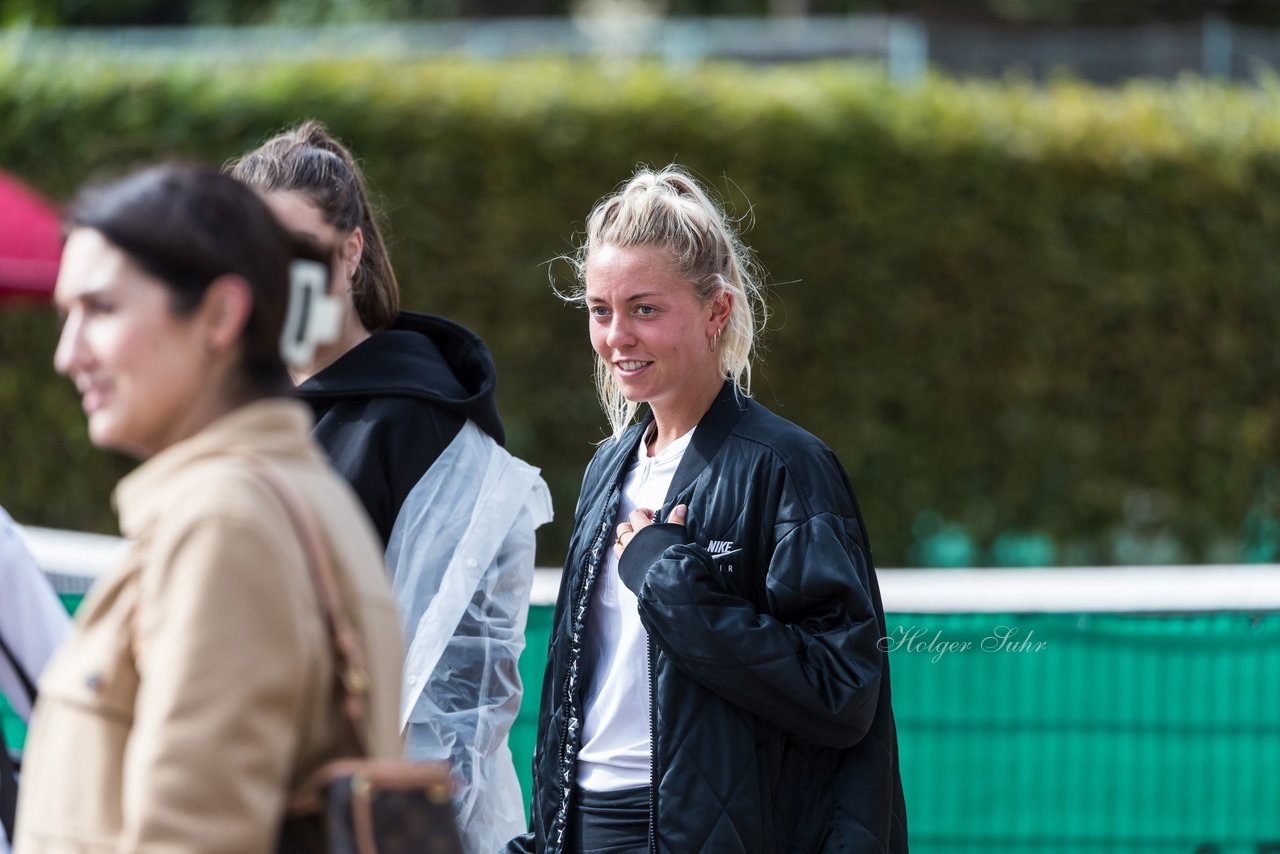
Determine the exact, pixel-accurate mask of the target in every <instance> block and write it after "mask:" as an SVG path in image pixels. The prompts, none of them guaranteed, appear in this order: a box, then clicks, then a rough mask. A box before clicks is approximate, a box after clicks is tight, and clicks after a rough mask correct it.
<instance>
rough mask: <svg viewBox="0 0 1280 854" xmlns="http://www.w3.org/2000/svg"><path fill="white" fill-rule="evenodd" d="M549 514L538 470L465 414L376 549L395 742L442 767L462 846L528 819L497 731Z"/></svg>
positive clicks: (506, 835) (490, 841) (475, 846)
mask: <svg viewBox="0 0 1280 854" xmlns="http://www.w3.org/2000/svg"><path fill="white" fill-rule="evenodd" d="M551 516H552V513H551V495H550V493H549V492H548V490H547V485H546V484H545V483H544V482H543V480H542V478H541V477H540V476H539V474H538V469H536V468H534V467H533V466H530V465H528V464H527V463H525V462H523V461H521V460H519V459H517V458H515V457H513V456H512V455H511V454H509V453H507V451H506V450H504V449H503V448H502V447H501V446H500V445H498V443H497V442H495V441H494V440H493V439H492V438H491V437H490V436H488V435H487V434H485V433H484V432H483V431H482V430H481V429H480V428H479V427H477V426H476V425H475V424H474V423H472V422H470V421H468V422H467V423H466V425H465V426H464V427H463V428H462V430H461V431H460V432H459V433H458V435H457V436H456V437H455V438H454V440H453V441H452V442H451V443H450V444H449V446H448V447H447V448H446V449H445V451H444V453H443V454H441V456H440V457H439V459H437V460H436V461H435V462H434V463H433V464H432V465H431V467H430V468H429V469H428V470H427V472H426V474H425V475H423V477H422V480H420V481H419V482H418V483H417V485H416V486H414V488H413V489H412V490H411V491H410V493H409V495H408V497H407V498H406V499H405V501H404V504H403V505H402V506H401V509H400V513H399V515H398V516H397V518H396V522H395V527H394V528H393V529H392V532H391V538H390V540H389V542H388V545H387V566H388V567H389V568H390V570H391V573H392V586H393V588H394V591H395V595H396V602H397V604H398V605H399V606H400V613H401V621H402V623H403V626H404V631H405V647H406V650H407V654H406V656H405V663H404V674H403V676H404V691H403V696H402V698H401V703H400V724H401V727H402V728H403V730H404V735H405V748H406V751H407V754H408V756H409V757H410V758H412V759H419V760H422V759H448V760H449V761H451V762H452V763H453V777H454V783H455V786H456V793H455V802H456V804H457V808H458V816H459V823H460V825H461V827H462V831H463V838H464V840H465V842H466V845H467V849H468V851H469V852H472V854H491V852H495V851H498V850H500V849H502V848H503V847H504V846H505V845H506V842H507V840H509V839H510V838H511V837H513V836H515V835H517V834H519V833H521V832H523V831H524V829H525V826H526V824H527V822H526V819H525V814H524V800H523V797H522V796H521V793H520V784H519V781H518V780H517V778H516V771H515V766H514V764H513V763H512V759H511V751H510V749H509V748H508V746H507V733H508V732H509V731H510V729H511V725H512V723H513V722H514V721H515V718H516V713H517V712H519V710H520V699H521V693H522V688H521V684H520V672H519V670H518V669H517V663H518V662H519V660H520V653H521V652H522V651H523V650H524V629H525V620H526V618H527V616H528V610H529V591H530V588H531V587H532V585H533V561H534V530H535V529H536V528H537V527H538V526H540V525H543V524H545V523H546V522H549V521H550V520H551Z"/></svg>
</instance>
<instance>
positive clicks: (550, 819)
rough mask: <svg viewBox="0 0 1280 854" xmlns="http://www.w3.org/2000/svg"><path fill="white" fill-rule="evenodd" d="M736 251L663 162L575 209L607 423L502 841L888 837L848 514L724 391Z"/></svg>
mask: <svg viewBox="0 0 1280 854" xmlns="http://www.w3.org/2000/svg"><path fill="white" fill-rule="evenodd" d="M748 257H749V256H748V253H747V250H746V248H745V247H744V246H743V245H742V244H741V243H740V241H739V240H738V238H737V236H736V234H735V233H734V232H733V230H732V228H731V227H730V226H729V224H728V222H727V220H726V218H725V216H724V214H723V213H722V212H721V210H720V209H719V207H718V206H717V205H716V204H715V203H714V202H713V201H712V200H711V199H710V197H709V196H708V194H707V193H706V192H705V191H704V190H703V189H702V188H701V187H700V186H699V185H698V184H697V182H696V181H694V180H693V179H692V178H691V177H690V176H689V175H688V174H687V173H685V172H684V171H682V170H680V169H678V168H675V167H668V168H666V169H663V170H661V171H658V172H653V171H647V170H643V171H641V172H639V173H637V174H636V175H635V176H634V177H633V178H632V179H631V180H630V181H629V182H628V183H627V184H626V186H625V187H624V188H623V189H622V190H621V191H620V192H618V193H617V194H615V195H613V196H610V197H608V198H606V199H604V200H603V201H602V202H601V203H600V204H599V205H597V207H596V209H595V210H594V211H593V212H592V214H591V216H590V218H589V219H588V222H587V237H586V240H585V243H584V245H583V246H582V247H581V249H580V252H579V254H578V258H577V262H578V270H579V273H580V281H581V285H582V287H581V289H580V292H579V293H577V294H576V297H577V298H578V299H580V301H581V302H582V303H583V304H584V305H585V307H586V309H587V314H588V325H589V328H590V336H591V342H592V346H593V347H594V349H595V352H596V355H597V385H598V388H599V392H600V397H601V401H602V403H603V405H604V408H605V411H606V414H607V415H608V417H609V420H610V423H611V425H612V427H613V434H614V435H613V438H612V439H611V440H609V441H607V442H605V443H604V444H603V445H602V446H601V447H600V450H599V451H598V452H597V453H596V455H595V458H594V459H593V460H592V462H591V464H590V466H589V467H588V469H587V473H586V476H585V478H584V481H583V486H582V494H581V496H580V498H579V500H578V507H577V512H576V514H575V519H574V531H573V535H572V538H571V541H570V547H569V554H568V558H567V561H566V564H565V570H564V576H563V581H562V586H561V590H560V598H559V603H558V606H557V609H556V615H555V621H554V626H553V634H552V640H551V647H550V652H549V656H548V662H547V671H546V679H545V682H544V685H543V696H542V710H541V720H540V722H539V733H540V735H539V745H538V748H537V751H536V754H535V757H534V791H533V808H532V825H531V829H530V831H529V833H527V834H525V835H524V836H522V837H519V838H517V839H515V840H513V841H512V843H511V845H510V846H509V850H512V851H539V852H562V851H563V852H574V853H575V854H576V852H584V854H585V852H606V851H607V852H611V854H621V852H632V851H635V852H641V851H651V852H672V854H676V852H679V854H684V852H693V851H709V852H774V851H788V852H791V851H823V852H836V851H839V852H905V851H906V850H907V831H906V810H905V806H904V803H903V795H902V786H901V782H900V779H899V772H898V751H897V736H896V732H895V728H894V722H893V711H892V708H891V706H890V693H889V669H888V662H887V660H886V657H885V654H884V653H883V652H882V651H881V649H880V646H879V641H880V639H881V638H883V637H884V636H885V625H884V612H883V607H882V605H881V602H880V593H879V589H878V586H877V583H876V576H875V569H874V566H873V564H872V559H871V549H870V546H869V544H868V540H867V534H866V530H865V527H864V526H863V523H862V517H861V513H860V511H859V510H858V506H857V502H856V500H855V498H854V495H853V491H852V489H851V487H850V485H849V481H848V479H847V477H846V476H845V473H844V471H843V469H842V468H841V466H840V463H839V461H838V460H837V459H836V458H835V456H834V455H833V454H832V453H831V451H830V450H829V449H828V448H827V447H826V445H824V444H823V443H822V442H821V441H819V440H818V439H816V438H815V437H813V436H812V435H810V434H808V433H806V432H805V431H804V430H802V429H800V428H799V427H797V426H795V425H794V424H791V423H789V422H787V421H785V420H784V419H782V418H779V417H778V416H776V415H773V414H772V413H770V412H768V411H767V410H766V409H764V408H763V407H761V406H760V405H759V404H757V403H755V402H754V401H752V400H751V399H750V398H749V396H748V394H749V388H750V361H751V351H752V344H753V341H754V337H755V331H756V327H757V323H758V318H759V315H760V310H759V296H758V290H757V287H756V285H755V284H754V282H753V281H752V278H751V276H750V264H749V260H748ZM642 403H647V404H648V413H647V414H646V416H645V418H644V419H643V420H641V422H640V423H638V424H633V423H632V422H633V421H634V420H635V416H636V414H637V412H638V409H639V406H640V404H642Z"/></svg>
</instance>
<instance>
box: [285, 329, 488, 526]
mask: <svg viewBox="0 0 1280 854" xmlns="http://www.w3.org/2000/svg"><path fill="white" fill-rule="evenodd" d="M496 385H497V372H496V371H495V370H494V367H493V359H492V358H490V356H489V351H488V349H487V348H486V347H485V345H484V342H483V341H481V340H480V338H479V337H478V336H477V335H475V333H473V332H471V331H469V330H467V329H465V328H463V327H462V326H459V325H458V324H456V323H454V322H452V321H449V320H445V319H444V318H442V317H432V316H430V315H425V314H414V313H412V312H401V314H400V315H399V317H397V318H396V323H395V326H394V327H393V328H391V329H388V330H386V331H383V332H378V333H376V334H374V335H372V336H370V337H369V338H368V339H366V340H365V341H363V342H361V343H360V344H358V345H357V346H355V347H353V348H352V349H351V350H349V351H348V352H346V353H344V354H343V355H342V356H340V357H339V358H338V359H337V360H336V361H335V362H334V363H333V364H331V365H329V366H328V367H327V368H325V369H324V370H323V371H321V372H320V373H318V374H316V375H315V376H314V377H311V378H310V379H309V380H307V381H306V382H304V383H303V384H302V385H300V386H298V394H299V396H301V397H302V398H303V399H304V400H306V401H307V402H308V403H309V404H311V408H312V409H313V410H314V411H315V416H316V428H315V437H316V439H317V440H318V441H319V442H320V444H321V445H322V446H323V447H324V449H325V451H326V452H327V453H328V454H329V459H330V460H331V461H332V463H333V466H334V468H336V469H337V470H338V472H339V473H341V474H342V476H343V477H345V478H346V479H347V481H348V482H350V483H351V485H352V486H353V487H354V488H355V490H356V493H357V494H358V495H359V496H360V500H361V501H362V502H363V503H364V506H365V509H366V510H367V511H368V512H369V518H371V519H372V520H373V523H374V526H375V527H376V528H377V529H378V533H379V534H381V535H382V543H383V545H384V546H385V545H386V544H387V541H388V540H389V539H390V537H391V531H392V528H394V526H395V522H396V516H397V515H398V514H399V513H400V507H401V505H402V504H403V503H404V499H405V496H407V495H408V494H409V491H410V490H412V489H413V487H414V485H415V484H417V482H418V481H419V480H420V479H421V478H422V475H423V473H425V472H426V470H427V469H429V468H430V467H431V464H432V463H434V462H435V461H436V459H437V458H438V457H439V456H440V454H441V452H442V451H444V449H445V448H446V447H448V445H449V443H450V442H451V441H453V438H454V437H455V436H456V435H457V434H458V431H459V430H461V429H462V425H463V424H465V423H466V420H467V419H468V418H470V419H471V420H472V421H474V422H475V423H476V424H477V425H478V426H479V427H480V428H481V429H482V430H484V432H486V433H488V434H489V435H490V436H492V437H493V438H494V440H495V441H497V443H498V444H499V445H502V444H505V441H506V434H505V433H504V432H503V429H502V420H501V419H500V418H499V417H498V406H497V402H496V401H495V400H494V387H495V386H496Z"/></svg>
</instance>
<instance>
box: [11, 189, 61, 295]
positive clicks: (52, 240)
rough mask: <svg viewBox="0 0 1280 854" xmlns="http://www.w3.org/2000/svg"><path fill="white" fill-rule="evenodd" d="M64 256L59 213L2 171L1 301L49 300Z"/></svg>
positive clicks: (32, 191)
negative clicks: (20, 299)
mask: <svg viewBox="0 0 1280 854" xmlns="http://www.w3.org/2000/svg"><path fill="white" fill-rule="evenodd" d="M61 255H62V227H61V224H60V223H59V221H58V215H57V213H55V212H54V210H53V208H52V207H51V206H50V205H49V203H48V202H46V201H45V200H44V199H42V198H41V197H40V196H39V195H38V194H37V193H36V192H35V191H34V190H32V189H31V188H30V187H27V186H25V185H23V184H22V183H20V182H19V181H18V180H17V179H16V178H14V177H13V176H11V175H6V174H5V173H4V172H0V302H4V301H7V300H9V299H13V298H26V299H37V300H41V301H47V300H48V299H49V297H50V295H51V294H52V293H53V285H54V282H55V281H56V280H57V278H58V259H59V258H60V257H61Z"/></svg>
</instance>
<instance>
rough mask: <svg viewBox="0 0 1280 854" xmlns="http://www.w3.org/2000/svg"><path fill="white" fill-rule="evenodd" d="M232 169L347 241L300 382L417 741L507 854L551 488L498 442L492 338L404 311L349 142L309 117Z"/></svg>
mask: <svg viewBox="0 0 1280 854" xmlns="http://www.w3.org/2000/svg"><path fill="white" fill-rule="evenodd" d="M229 169H230V172H231V174H232V175H234V176H235V177H237V178H240V179H241V180H243V181H245V182H246V183H248V184H249V185H250V186H252V187H254V188H255V189H257V190H258V192H259V193H260V194H262V196H263V198H264V199H265V200H266V202H267V204H268V205H270V206H271V208H272V209H273V210H274V211H275V213H276V215H277V216H278V217H279V219H280V221H281V222H282V223H284V225H285V226H286V227H287V228H289V229H290V230H292V231H294V232H295V233H301V234H305V235H309V236H311V237H313V238H316V239H319V240H322V241H323V242H325V243H327V244H330V245H334V246H337V247H339V251H338V258H339V260H338V274H337V276H336V277H335V280H336V282H337V285H336V286H335V288H334V292H333V293H332V294H331V296H333V297H335V298H336V299H337V301H338V303H339V305H340V307H341V312H342V317H343V319H342V321H341V333H340V335H339V337H338V339H337V340H336V341H335V342H334V343H333V344H332V345H330V346H327V347H321V348H319V349H317V350H316V353H315V358H314V360H313V361H312V362H311V364H308V365H305V366H303V367H301V368H300V369H297V370H294V371H293V379H294V381H295V382H297V383H298V393H299V395H301V396H302V398H303V399H304V400H306V401H307V402H308V403H310V404H311V406H312V409H313V410H314V412H315V415H316V428H315V436H316V438H317V439H318V440H319V441H320V443H321V444H322V445H323V446H324V448H325V450H326V451H327V452H328V453H329V456H330V458H331V460H332V461H333V464H334V466H335V467H336V468H337V469H338V471H339V472H341V473H342V474H343V475H344V476H345V477H346V478H347V479H348V480H349V481H350V482H351V484H352V485H353V486H354V487H355V489H356V492H357V493H358V494H359V496H360V498H361V500H362V501H363V503H364V506H365V509H366V510H367V511H368V513H369V516H370V517H371V518H372V519H373V522H374V526H375V527H376V528H377V530H378V532H379V533H380V534H381V536H382V540H383V544H384V545H385V547H386V561H387V566H388V570H389V571H390V573H391V580H392V585H393V587H394V589H395V593H396V600H397V604H398V605H399V607H400V615H401V620H402V625H403V629H404V638H405V642H406V646H407V652H406V656H405V662H404V671H403V677H404V693H403V697H402V701H401V705H400V725H401V727H402V728H403V730H404V735H405V744H406V750H407V751H408V754H409V756H410V758H413V759H448V760H450V761H451V762H452V763H453V773H454V781H455V784H456V786H457V796H456V799H455V800H456V803H457V806H458V813H459V822H460V825H461V828H462V831H463V837H464V840H465V841H466V843H467V846H468V849H469V850H471V851H475V852H486V854H487V852H492V851H496V850H498V849H499V848H501V847H502V846H503V844H504V843H505V841H506V840H507V839H508V838H510V837H511V836H512V835H514V834H515V833H516V832H518V831H519V829H520V828H522V827H523V826H524V823H525V819H524V807H523V798H522V796H521V793H520V786H519V783H518V780H517V778H516V774H515V768H514V765H513V764H512V761H511V753H510V750H509V749H508V747H507V733H508V731H509V730H510V728H511V724H512V723H513V722H514V720H515V716H516V713H517V712H518V711H519V708H520V700H521V694H522V689H521V684H520V674H519V670H518V669H517V662H518V661H519V658H520V653H521V652H522V651H523V649H524V626H525V619H526V616H527V611H528V604H529V591H530V588H531V587H532V583H533V557H534V530H535V528H537V527H538V526H539V525H541V524H543V523H544V522H547V521H549V520H550V518H551V504H550V496H549V493H548V491H547V488H546V485H545V484H544V483H543V481H542V479H541V478H540V477H539V476H538V470H537V469H535V468H533V467H532V466H529V465H527V464H525V463H523V462H522V461H520V460H518V459H516V458H515V457H512V456H511V455H510V454H509V453H507V452H506V451H505V450H504V449H503V447H502V445H503V443H504V441H505V433H504V431H503V427H502V421H501V419H500V418H499V417H498V409H497V404H496V401H495V399H494V387H495V384H496V373H495V370H494V366H493V361H492V359H491V358H490V357H489V352H488V350H487V349H486V348H485V345H484V342H482V341H481V340H480V339H479V338H478V337H477V336H476V335H475V334H474V333H472V332H470V331H468V330H467V329H464V328H463V327H462V326H459V325H458V324H456V323H453V322H451V321H449V320H445V319H444V318H441V317H433V316H429V315H424V314H414V313H411V312H398V311H397V309H398V304H399V291H398V288H397V286H396V279H395V274H394V273H393V272H392V269H391V264H390V262H389V260H388V257H387V250H386V245H385V243H384V241H383V238H382V234H381V230H380V229H379V227H378V222H377V216H376V214H375V212H374V209H373V207H372V205H371V204H370V200H369V195H368V192H367V191H366V188H365V181H364V178H363V176H362V175H361V172H360V168H359V167H358V166H357V165H356V163H355V160H354V158H352V156H351V153H350V152H349V151H347V149H346V148H345V147H344V146H343V145H342V144H341V143H340V142H338V141H337V140H336V139H334V138H333V137H332V136H331V135H330V134H329V133H328V132H327V131H326V130H325V128H324V127H323V126H322V125H321V124H320V123H318V122H314V121H309V122H306V123H304V124H302V125H299V126H298V127H296V128H294V129H292V130H290V131H286V132H284V133H281V134H279V135H277V136H274V137H272V138H271V139H269V140H267V141H266V142H264V143H263V144H262V145H261V146H259V147H258V148H257V149H255V150H254V151H251V152H249V153H248V154H246V155H244V156H243V157H241V158H240V159H238V160H237V161H235V162H234V163H233V164H232V165H231V166H230V167H229Z"/></svg>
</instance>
